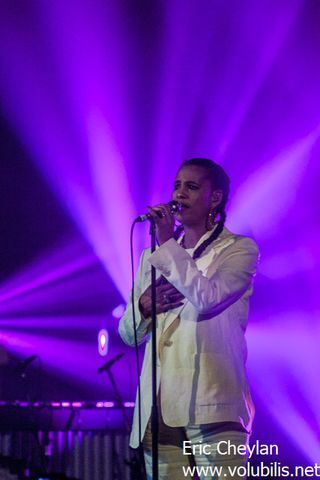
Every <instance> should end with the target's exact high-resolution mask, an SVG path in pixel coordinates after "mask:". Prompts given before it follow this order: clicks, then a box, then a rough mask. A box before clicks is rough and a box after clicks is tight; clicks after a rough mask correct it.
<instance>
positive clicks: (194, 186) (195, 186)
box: [188, 183, 199, 190]
mask: <svg viewBox="0 0 320 480" xmlns="http://www.w3.org/2000/svg"><path fill="white" fill-rule="evenodd" d="M188 188H189V189H190V190H199V187H198V185H194V184H193V183H190V184H189V185H188Z"/></svg>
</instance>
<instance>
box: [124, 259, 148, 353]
mask: <svg viewBox="0 0 320 480" xmlns="http://www.w3.org/2000/svg"><path fill="white" fill-rule="evenodd" d="M147 252H148V250H144V251H143V252H142V255H141V257H140V263H139V268H138V271H137V275H136V278H135V287H134V309H135V317H136V331H137V340H138V344H139V345H140V344H141V343H142V342H143V341H144V339H145V336H146V334H147V333H148V328H149V326H150V324H151V317H150V318H145V317H144V316H143V315H142V314H141V312H140V310H139V298H140V296H141V294H142V293H143V289H142V285H143V276H144V273H145V271H146V268H148V267H149V268H150V264H148V263H147V262H146V253H147ZM131 300H132V292H131V293H130V296H129V301H128V304H127V307H126V310H125V312H124V314H123V316H122V318H121V320H120V323H119V334H120V337H121V338H122V340H123V341H124V342H125V343H126V344H127V345H130V346H131V347H134V345H135V340H134V324H133V308H132V301H131Z"/></svg>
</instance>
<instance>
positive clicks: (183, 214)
mask: <svg viewBox="0 0 320 480" xmlns="http://www.w3.org/2000/svg"><path fill="white" fill-rule="evenodd" d="M212 193H213V188H212V185H211V182H210V180H209V179H208V176H207V172H206V169H205V168H202V167H198V166H196V165H186V166H183V167H181V168H180V170H179V171H178V174H177V177H176V179H175V183H174V190H173V194H172V198H173V200H176V201H177V202H179V203H180V205H181V211H180V212H179V213H176V214H175V216H176V217H177V219H178V220H179V221H180V222H181V223H182V224H183V225H185V226H190V227H192V226H200V225H201V226H205V224H206V221H207V216H208V213H209V211H210V210H211V208H212Z"/></svg>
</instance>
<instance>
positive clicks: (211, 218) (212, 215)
mask: <svg viewBox="0 0 320 480" xmlns="http://www.w3.org/2000/svg"><path fill="white" fill-rule="evenodd" d="M216 217H217V211H216V209H215V208H214V209H213V210H210V212H209V213H208V216H207V220H206V229H207V230H212V229H213V228H214V226H215V224H216V223H215V221H216Z"/></svg>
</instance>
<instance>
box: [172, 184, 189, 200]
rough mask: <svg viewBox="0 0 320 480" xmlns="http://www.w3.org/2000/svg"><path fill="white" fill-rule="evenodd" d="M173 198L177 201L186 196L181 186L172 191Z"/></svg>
mask: <svg viewBox="0 0 320 480" xmlns="http://www.w3.org/2000/svg"><path fill="white" fill-rule="evenodd" d="M174 196H175V197H176V198H177V199H178V200H179V199H181V198H186V197H187V194H186V190H185V188H184V187H183V186H180V187H178V188H177V189H176V190H175V191H174Z"/></svg>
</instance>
